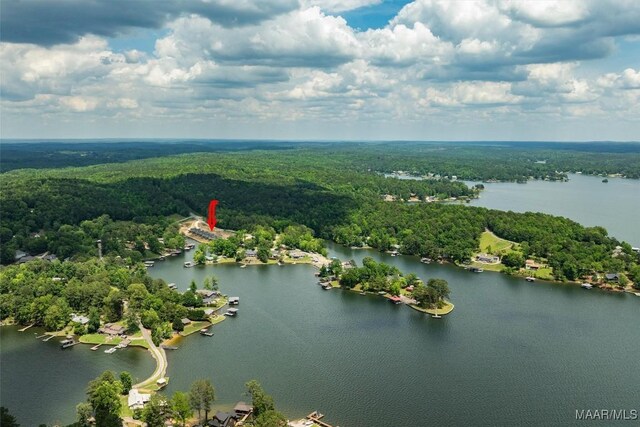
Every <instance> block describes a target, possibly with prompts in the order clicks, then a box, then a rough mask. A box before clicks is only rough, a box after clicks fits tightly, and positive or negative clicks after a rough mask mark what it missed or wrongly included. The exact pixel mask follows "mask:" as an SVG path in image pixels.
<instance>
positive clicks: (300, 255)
mask: <svg viewBox="0 0 640 427" xmlns="http://www.w3.org/2000/svg"><path fill="white" fill-rule="evenodd" d="M305 255H306V254H305V253H304V252H302V251H300V250H298V249H295V250H293V251H289V256H290V257H291V258H293V259H300V258H304V256H305Z"/></svg>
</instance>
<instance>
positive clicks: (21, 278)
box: [0, 255, 217, 344]
mask: <svg viewBox="0 0 640 427" xmlns="http://www.w3.org/2000/svg"><path fill="white" fill-rule="evenodd" d="M202 285H203V287H204V288H207V289H211V290H214V289H217V280H216V278H215V277H207V278H206V279H205V281H204V283H203V284H202ZM203 305H204V303H203V300H202V297H201V296H200V293H199V292H198V285H197V284H196V283H193V282H192V283H191V286H190V288H189V290H187V291H186V292H184V293H180V292H178V291H176V290H174V289H170V288H169V287H168V286H167V284H166V283H165V282H164V281H163V280H159V279H152V278H151V277H150V276H149V275H147V273H146V269H145V268H144V266H143V265H142V264H141V263H136V262H131V261H130V260H125V259H123V258H120V257H117V256H115V255H112V256H108V257H105V258H104V259H103V261H102V262H100V261H98V260H97V258H91V259H89V260H87V261H64V262H60V261H59V260H56V261H53V262H48V261H44V260H34V261H31V262H27V263H23V264H14V265H11V266H7V267H3V268H2V270H0V319H1V320H4V319H6V318H9V317H10V318H13V319H14V320H15V321H16V322H18V323H20V324H34V325H36V326H42V327H44V328H45V329H47V330H49V331H58V330H61V329H63V328H65V327H66V326H68V325H69V324H70V323H72V322H70V320H69V319H70V315H71V313H85V314H87V315H88V318H89V323H88V324H87V325H86V326H83V325H81V324H72V326H74V333H75V334H76V335H84V334H86V333H95V332H96V331H97V330H98V328H99V327H100V325H101V324H102V323H106V322H118V321H124V322H125V324H126V326H127V331H128V332H129V333H134V332H136V331H137V330H138V325H139V322H141V324H142V325H143V326H144V327H145V328H148V329H150V330H151V332H152V338H153V340H154V342H155V343H156V344H159V343H160V342H161V341H162V340H163V339H165V338H169V337H171V335H172V333H173V330H182V323H181V321H180V320H181V319H183V318H185V317H186V318H189V319H191V320H203V319H206V318H207V316H206V315H205V312H204V310H203V308H202V307H203Z"/></svg>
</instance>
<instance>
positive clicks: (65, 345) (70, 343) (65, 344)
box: [60, 338, 76, 349]
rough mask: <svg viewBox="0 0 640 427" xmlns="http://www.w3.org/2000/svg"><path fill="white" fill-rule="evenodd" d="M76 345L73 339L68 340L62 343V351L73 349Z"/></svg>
mask: <svg viewBox="0 0 640 427" xmlns="http://www.w3.org/2000/svg"><path fill="white" fill-rule="evenodd" d="M74 345H76V342H75V341H74V340H73V338H68V339H66V340H62V341H60V348H61V349H65V348H69V347H73V346H74Z"/></svg>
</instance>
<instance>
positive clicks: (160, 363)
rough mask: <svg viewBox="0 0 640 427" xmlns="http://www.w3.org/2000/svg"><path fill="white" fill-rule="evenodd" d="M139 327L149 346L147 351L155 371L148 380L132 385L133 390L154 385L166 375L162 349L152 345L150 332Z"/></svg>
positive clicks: (165, 360) (164, 356) (165, 356)
mask: <svg viewBox="0 0 640 427" xmlns="http://www.w3.org/2000/svg"><path fill="white" fill-rule="evenodd" d="M139 326H140V332H142V337H143V338H144V339H145V341H146V342H147V344H148V345H149V351H150V352H151V356H153V358H154V359H155V360H156V370H155V371H153V374H151V376H150V377H149V378H147V379H146V380H144V381H142V382H139V383H138V384H136V385H134V386H133V387H134V388H144V386H147V387H148V386H150V385H154V384H155V383H156V381H158V380H159V379H160V378H163V377H164V376H165V374H166V373H167V355H166V353H165V352H164V349H163V348H158V347H157V346H156V345H155V344H154V343H153V340H152V339H151V331H149V330H148V329H145V328H144V327H142V325H139Z"/></svg>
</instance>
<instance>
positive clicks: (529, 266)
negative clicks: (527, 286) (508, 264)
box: [524, 259, 540, 270]
mask: <svg viewBox="0 0 640 427" xmlns="http://www.w3.org/2000/svg"><path fill="white" fill-rule="evenodd" d="M524 268H525V269H526V270H538V269H539V268H540V264H537V263H536V262H535V261H534V260H532V259H528V260H526V261H525V263H524Z"/></svg>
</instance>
